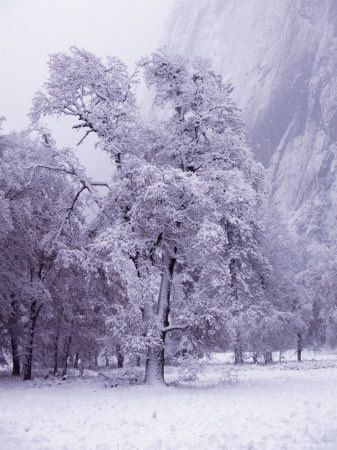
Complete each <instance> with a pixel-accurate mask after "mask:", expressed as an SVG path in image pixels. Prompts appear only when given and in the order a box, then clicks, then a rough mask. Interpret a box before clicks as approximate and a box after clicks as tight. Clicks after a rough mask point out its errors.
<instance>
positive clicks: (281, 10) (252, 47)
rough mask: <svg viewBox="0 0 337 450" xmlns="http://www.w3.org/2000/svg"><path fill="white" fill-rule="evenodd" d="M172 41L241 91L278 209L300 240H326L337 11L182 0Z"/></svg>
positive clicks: (334, 190)
mask: <svg viewBox="0 0 337 450" xmlns="http://www.w3.org/2000/svg"><path fill="white" fill-rule="evenodd" d="M164 42H165V43H166V44H167V48H168V50H169V51H170V52H174V53H182V54H184V55H186V56H189V57H190V56H196V55H202V56H206V57H209V58H210V59H212V60H213V61H214V66H215V69H216V70H217V71H220V72H221V73H222V74H223V76H224V79H225V80H228V81H230V82H232V83H233V85H234V88H235V89H234V92H233V94H234V97H235V99H236V101H237V103H238V105H239V106H240V107H241V109H242V113H243V118H244V120H245V122H246V123H247V130H248V137H249V139H250V142H251V145H252V148H253V150H254V153H255V155H256V157H257V158H258V159H259V160H260V161H261V162H263V164H264V165H265V166H266V167H270V170H271V178H272V182H273V192H272V198H271V201H272V202H275V203H277V204H278V205H279V207H280V209H281V210H283V211H284V213H285V215H286V216H287V217H288V219H289V224H290V226H292V227H293V229H294V230H296V231H297V232H299V233H300V234H303V233H304V234H306V235H308V236H310V237H314V238H315V239H317V240H318V241H322V240H323V239H324V240H326V239H327V237H328V236H331V233H332V231H331V230H335V229H336V225H335V223H336V217H337V195H336V194H337V177H336V175H337V167H336V145H337V2H336V1H335V0H282V1H280V0H240V1H237V0H184V1H177V3H176V5H175V8H174V9H173V12H172V14H171V18H170V21H169V24H168V28H167V31H166V38H165V39H164Z"/></svg>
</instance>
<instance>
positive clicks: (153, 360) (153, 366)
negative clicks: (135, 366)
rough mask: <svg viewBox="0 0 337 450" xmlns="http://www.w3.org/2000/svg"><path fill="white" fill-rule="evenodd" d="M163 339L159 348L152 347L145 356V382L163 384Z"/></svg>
mask: <svg viewBox="0 0 337 450" xmlns="http://www.w3.org/2000/svg"><path fill="white" fill-rule="evenodd" d="M164 357H165V355H164V341H163V347H162V348H161V349H152V350H151V351H149V353H148V355H147V357H146V363H145V384H149V385H154V384H164V383H165V379H164Z"/></svg>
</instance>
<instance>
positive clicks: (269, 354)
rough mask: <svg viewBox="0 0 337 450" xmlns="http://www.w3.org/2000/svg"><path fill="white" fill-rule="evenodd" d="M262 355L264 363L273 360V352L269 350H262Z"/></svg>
mask: <svg viewBox="0 0 337 450" xmlns="http://www.w3.org/2000/svg"><path fill="white" fill-rule="evenodd" d="M263 357H264V363H265V364H270V363H272V362H273V353H272V352H271V351H269V350H268V351H265V352H263Z"/></svg>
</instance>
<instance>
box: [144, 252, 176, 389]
mask: <svg viewBox="0 0 337 450" xmlns="http://www.w3.org/2000/svg"><path fill="white" fill-rule="evenodd" d="M174 253H176V248H175V247H174V248H172V249H171V250H170V248H169V246H168V245H167V244H163V256H162V267H163V273H162V276H161V282H160V290H159V296H158V303H157V311H156V313H155V317H156V319H157V323H159V326H161V327H162V328H165V327H167V326H168V325H169V322H168V317H169V313H170V296H171V288H172V279H173V272H174V267H175V263H176V259H175V258H173V257H172V256H171V255H172V254H174ZM159 333H160V339H159V340H160V346H158V347H159V348H154V349H150V350H149V352H148V354H147V357H146V363H145V383H146V384H164V364H165V337H166V332H163V331H160V330H159Z"/></svg>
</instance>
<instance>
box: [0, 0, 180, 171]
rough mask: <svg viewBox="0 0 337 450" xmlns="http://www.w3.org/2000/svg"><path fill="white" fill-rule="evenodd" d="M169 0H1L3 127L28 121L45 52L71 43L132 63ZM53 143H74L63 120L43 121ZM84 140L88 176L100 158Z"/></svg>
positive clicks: (146, 48) (159, 27)
mask: <svg viewBox="0 0 337 450" xmlns="http://www.w3.org/2000/svg"><path fill="white" fill-rule="evenodd" d="M172 4H173V0H160V1H158V0H95V1H89V0H57V1H56V0H29V1H26V0H1V9H2V12H1V16H0V42H1V46H0V58H1V72H0V104H1V110H0V115H4V116H5V117H6V122H5V124H4V127H3V128H4V131H5V132H10V131H13V130H16V131H17V130H21V129H23V128H25V127H27V126H28V125H29V118H28V116H27V114H28V113H29V110H30V107H31V102H32V97H33V95H34V92H36V91H37V90H38V89H40V88H41V86H42V84H43V82H44V81H45V80H46V79H47V77H48V67H47V61H48V55H49V54H51V53H54V52H59V51H67V50H68V49H69V48H70V47H71V46H72V45H75V46H77V47H80V48H85V49H86V50H88V51H91V52H93V53H95V54H96V55H98V56H100V57H105V56H107V55H113V56H118V57H120V58H121V59H122V60H123V61H124V62H125V63H126V64H127V65H128V67H129V69H130V70H132V69H133V67H134V63H135V62H136V61H137V60H138V59H139V57H140V56H143V55H147V54H149V53H151V52H152V51H153V50H155V48H156V47H158V45H159V43H160V40H161V36H162V33H163V29H164V25H165V20H166V18H167V16H168V13H169V11H170V8H171V6H172ZM47 125H48V126H49V127H50V128H51V129H52V131H53V133H54V135H55V137H56V140H57V143H58V145H61V146H74V145H76V142H78V141H79V140H80V136H79V135H78V134H77V133H75V132H72V131H69V128H70V127H69V125H68V123H66V124H65V123H64V122H63V121H56V120H53V121H48V122H47ZM92 145H93V142H92V141H91V142H87V143H86V144H85V145H84V146H83V148H81V151H80V153H79V156H80V158H81V161H82V162H83V163H84V164H85V165H86V166H87V168H88V170H89V172H90V174H91V175H92V176H99V175H100V174H101V173H102V164H103V165H105V164H104V161H105V159H104V157H103V160H102V158H101V157H100V156H98V153H97V152H92V151H91V150H92V149H91V147H92Z"/></svg>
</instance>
